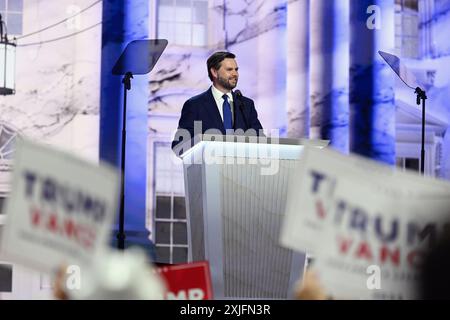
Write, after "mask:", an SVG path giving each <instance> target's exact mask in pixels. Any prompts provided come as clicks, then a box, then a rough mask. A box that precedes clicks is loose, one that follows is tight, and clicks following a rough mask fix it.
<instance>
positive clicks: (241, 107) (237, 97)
mask: <svg viewBox="0 0 450 320" xmlns="http://www.w3.org/2000/svg"><path fill="white" fill-rule="evenodd" d="M234 93H235V94H236V100H237V102H238V105H239V110H241V114H242V118H243V119H244V123H245V126H246V129H245V130H248V129H250V127H249V125H248V122H247V118H246V117H245V113H244V109H243V106H244V103H243V102H242V92H241V90H235V91H234Z"/></svg>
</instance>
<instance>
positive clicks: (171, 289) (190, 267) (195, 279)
mask: <svg viewBox="0 0 450 320" xmlns="http://www.w3.org/2000/svg"><path fill="white" fill-rule="evenodd" d="M157 271H158V273H159V274H160V275H161V276H162V277H163V278H164V279H165V281H166V285H167V289H168V292H167V293H166V296H165V298H166V299H167V300H177V299H178V300H211V299H213V292H212V286H211V274H210V271H209V263H208V262H207V261H200V262H194V263H186V264H178V265H172V266H165V267H159V268H157Z"/></svg>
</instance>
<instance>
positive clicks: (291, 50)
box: [286, 0, 310, 138]
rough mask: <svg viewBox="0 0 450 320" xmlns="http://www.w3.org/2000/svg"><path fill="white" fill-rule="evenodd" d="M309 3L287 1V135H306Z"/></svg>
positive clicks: (307, 131) (305, 1) (292, 136)
mask: <svg viewBox="0 0 450 320" xmlns="http://www.w3.org/2000/svg"><path fill="white" fill-rule="evenodd" d="M309 6H310V0H298V1H293V2H288V6H287V30H286V32H287V57H286V59H287V69H286V73H287V81H286V103H287V116H288V119H287V121H288V137H291V138H307V137H309V23H310V21H309Z"/></svg>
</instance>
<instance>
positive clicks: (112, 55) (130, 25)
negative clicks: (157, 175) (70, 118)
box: [100, 0, 151, 248]
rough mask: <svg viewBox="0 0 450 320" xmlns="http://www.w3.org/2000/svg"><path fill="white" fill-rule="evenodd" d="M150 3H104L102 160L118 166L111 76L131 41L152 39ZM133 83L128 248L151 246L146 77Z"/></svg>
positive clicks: (116, 85) (118, 98) (115, 90)
mask: <svg viewBox="0 0 450 320" xmlns="http://www.w3.org/2000/svg"><path fill="white" fill-rule="evenodd" d="M148 7H149V2H148V0H133V1H131V0H126V1H104V2H103V32H102V67H101V99H100V104H101V106H100V158H101V159H102V160H105V161H107V162H109V163H111V164H113V165H114V166H116V167H117V168H118V170H120V166H121V163H120V162H121V130H122V110H123V87H122V84H121V80H122V76H113V75H112V73H111V70H112V68H113V66H114V63H115V62H116V60H117V59H118V58H119V56H120V53H121V52H122V50H123V49H124V48H125V46H126V45H127V44H128V43H129V42H131V41H132V40H136V39H145V38H147V37H148V14H149V8H148ZM131 86H132V88H131V91H128V96H127V97H128V102H127V124H126V126H127V127H126V128H127V142H126V159H125V231H126V237H127V238H126V246H129V245H130V244H140V245H148V246H149V248H150V245H151V242H150V241H149V240H148V231H147V229H146V221H145V220H146V208H145V201H146V158H147V101H148V94H149V85H148V75H144V76H135V77H134V79H132V82H131ZM117 212H118V213H119V205H118V210H117ZM116 228H117V226H116ZM114 240H115V239H114Z"/></svg>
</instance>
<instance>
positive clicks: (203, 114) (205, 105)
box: [172, 87, 262, 149]
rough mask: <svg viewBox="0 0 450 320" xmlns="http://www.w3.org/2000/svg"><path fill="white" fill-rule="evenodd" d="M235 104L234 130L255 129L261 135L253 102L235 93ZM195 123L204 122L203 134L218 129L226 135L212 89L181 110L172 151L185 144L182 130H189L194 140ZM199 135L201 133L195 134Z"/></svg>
mask: <svg viewBox="0 0 450 320" xmlns="http://www.w3.org/2000/svg"><path fill="white" fill-rule="evenodd" d="M233 102H234V103H233V104H234V112H233V117H234V121H233V129H234V130H237V129H242V130H243V131H247V130H248V129H254V130H255V131H256V134H257V135H259V130H260V129H261V130H262V126H261V123H260V122H259V120H258V113H257V112H256V109H255V104H254V102H253V100H251V99H249V98H246V97H244V96H242V97H240V98H238V97H236V94H235V93H234V92H233ZM239 105H241V107H242V108H240V107H239ZM244 116H245V118H244ZM194 121H201V122H202V132H201V133H202V134H203V133H205V131H206V130H209V129H217V130H219V131H220V132H221V133H222V134H223V135H225V129H224V127H223V121H222V118H221V117H220V113H219V110H218V109H217V104H216V101H215V100H214V96H213V94H212V91H211V87H210V88H209V89H208V90H206V91H205V92H203V93H201V94H199V95H197V96H195V97H192V98H190V99H189V100H187V101H186V102H185V103H184V105H183V109H182V110H181V117H180V121H179V123H178V130H177V133H176V134H175V138H174V140H173V142H172V149H174V148H175V146H177V145H178V144H179V143H181V142H184V141H182V140H181V139H179V136H180V134H179V133H180V129H185V130H188V131H189V133H190V138H194ZM198 133H200V132H195V134H198ZM180 140H181V141H180Z"/></svg>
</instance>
